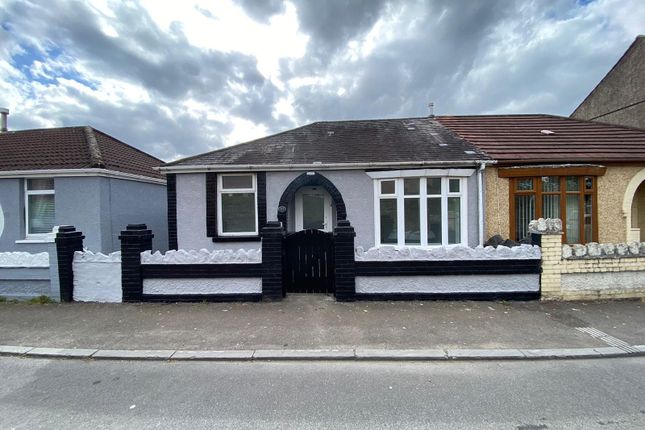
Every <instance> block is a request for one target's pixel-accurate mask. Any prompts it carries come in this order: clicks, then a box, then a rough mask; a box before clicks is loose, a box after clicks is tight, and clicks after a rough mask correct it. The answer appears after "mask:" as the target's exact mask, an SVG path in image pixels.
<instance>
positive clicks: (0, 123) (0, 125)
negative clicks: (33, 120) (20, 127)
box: [0, 108, 9, 133]
mask: <svg viewBox="0 0 645 430" xmlns="http://www.w3.org/2000/svg"><path fill="white" fill-rule="evenodd" d="M0 116H1V118H0V133H4V132H6V131H7V117H8V116H9V109H7V108H0Z"/></svg>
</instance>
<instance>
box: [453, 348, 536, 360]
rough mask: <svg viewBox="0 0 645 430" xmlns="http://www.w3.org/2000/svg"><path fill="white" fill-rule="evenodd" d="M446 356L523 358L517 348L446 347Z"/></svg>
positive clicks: (475, 358) (463, 357) (460, 357)
mask: <svg viewBox="0 0 645 430" xmlns="http://www.w3.org/2000/svg"><path fill="white" fill-rule="evenodd" d="M447 355H448V358H450V359H455V358H458V359H462V360H463V359H472V360H482V359H488V358H498V359H500V360H502V359H517V358H525V356H524V354H522V352H521V351H520V350H519V349H448V350H447Z"/></svg>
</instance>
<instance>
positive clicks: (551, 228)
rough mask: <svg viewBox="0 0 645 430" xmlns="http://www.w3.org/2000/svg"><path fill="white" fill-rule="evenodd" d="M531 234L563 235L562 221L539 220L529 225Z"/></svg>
mask: <svg viewBox="0 0 645 430" xmlns="http://www.w3.org/2000/svg"><path fill="white" fill-rule="evenodd" d="M529 232H531V233H537V234H545V233H547V234H556V233H562V220H561V219H559V218H546V219H545V218H539V219H536V220H533V221H531V222H530V223H529Z"/></svg>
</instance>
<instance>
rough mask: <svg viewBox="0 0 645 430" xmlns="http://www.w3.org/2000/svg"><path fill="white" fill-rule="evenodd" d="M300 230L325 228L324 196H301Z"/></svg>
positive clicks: (305, 194)
mask: <svg viewBox="0 0 645 430" xmlns="http://www.w3.org/2000/svg"><path fill="white" fill-rule="evenodd" d="M302 228H303V229H305V230H306V229H308V228H316V229H318V230H323V229H324V228H325V196H323V195H322V194H307V193H304V194H303V195H302Z"/></svg>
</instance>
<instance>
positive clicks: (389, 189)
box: [381, 181, 396, 194]
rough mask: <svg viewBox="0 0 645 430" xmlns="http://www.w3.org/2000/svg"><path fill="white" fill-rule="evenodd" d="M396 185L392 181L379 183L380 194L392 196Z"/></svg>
mask: <svg viewBox="0 0 645 430" xmlns="http://www.w3.org/2000/svg"><path fill="white" fill-rule="evenodd" d="M395 190H396V185H395V182H394V181H381V194H394V193H395Z"/></svg>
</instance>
